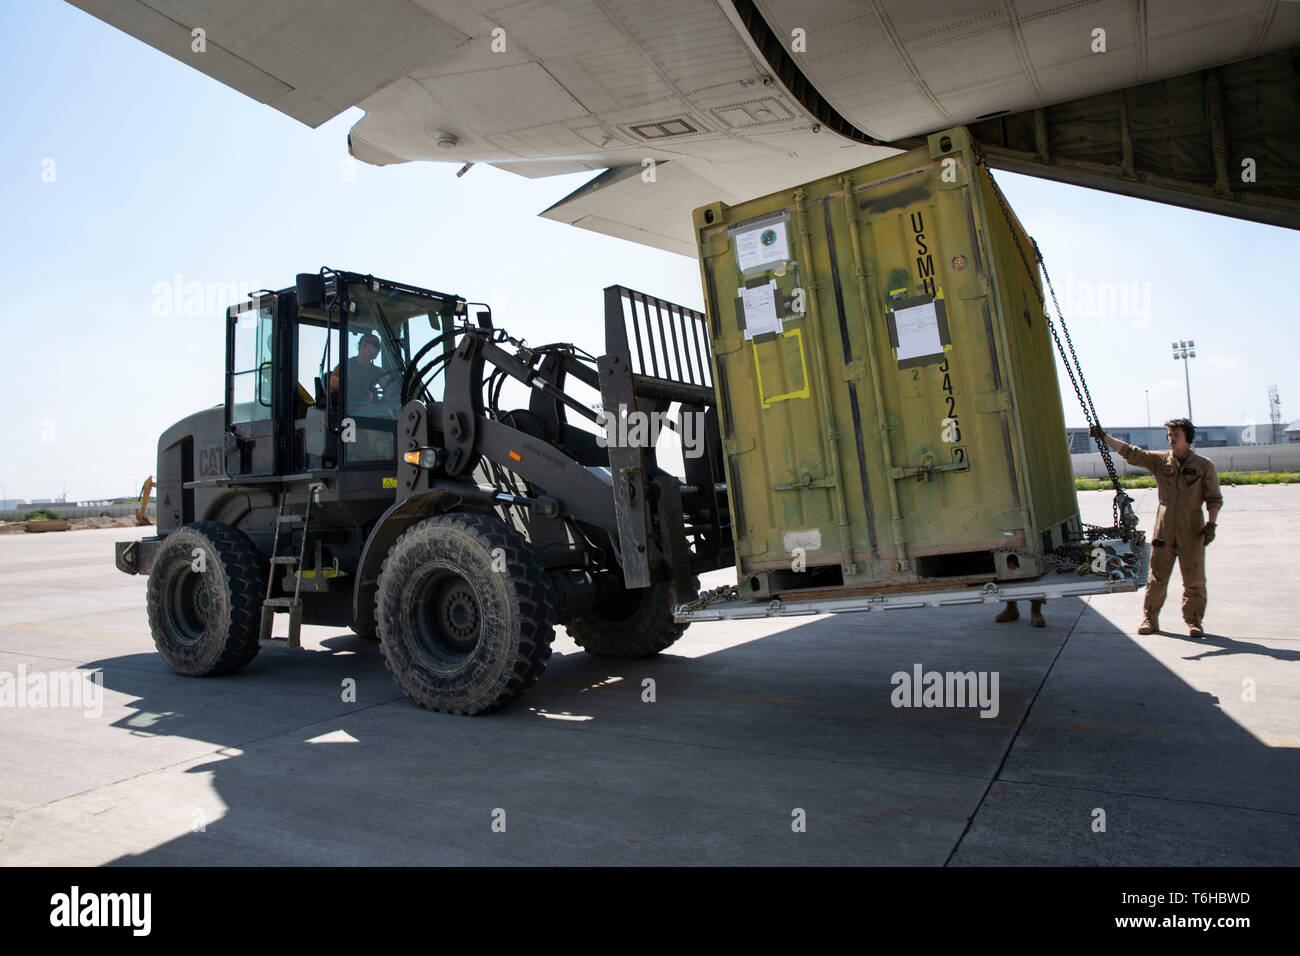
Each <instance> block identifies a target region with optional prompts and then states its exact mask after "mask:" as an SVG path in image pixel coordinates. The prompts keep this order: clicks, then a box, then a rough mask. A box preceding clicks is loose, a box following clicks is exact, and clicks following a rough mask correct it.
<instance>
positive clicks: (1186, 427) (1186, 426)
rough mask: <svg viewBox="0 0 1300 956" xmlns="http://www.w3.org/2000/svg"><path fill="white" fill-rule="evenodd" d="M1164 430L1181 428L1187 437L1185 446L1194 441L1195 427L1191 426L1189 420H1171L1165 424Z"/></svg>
mask: <svg viewBox="0 0 1300 956" xmlns="http://www.w3.org/2000/svg"><path fill="white" fill-rule="evenodd" d="M1165 428H1181V429H1182V430H1183V434H1184V435H1185V436H1187V444H1189V445H1190V444H1191V443H1192V442H1194V441H1196V426H1195V425H1193V424H1192V420H1191V419H1190V418H1171V419H1169V421H1167V422H1165Z"/></svg>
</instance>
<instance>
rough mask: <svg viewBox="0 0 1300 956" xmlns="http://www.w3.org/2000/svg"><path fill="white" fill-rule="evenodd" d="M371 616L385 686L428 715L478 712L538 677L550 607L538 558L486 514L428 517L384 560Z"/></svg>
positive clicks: (546, 652)
mask: <svg viewBox="0 0 1300 956" xmlns="http://www.w3.org/2000/svg"><path fill="white" fill-rule="evenodd" d="M375 611H376V613H375V617H376V618H377V620H378V621H379V639H380V645H379V646H380V649H381V651H382V652H383V655H384V660H385V662H386V663H387V664H388V669H389V670H390V671H391V672H392V674H393V679H394V680H396V681H397V683H398V685H399V686H400V687H401V688H402V690H403V691H405V693H406V695H407V696H408V697H410V698H411V699H412V700H414V701H415V702H416V703H418V704H421V705H422V706H424V707H428V708H429V709H431V710H441V711H447V712H449V713H456V714H479V713H483V712H484V711H488V710H493V709H495V708H497V707H500V706H501V705H503V704H505V703H507V702H508V701H510V700H513V699H514V698H515V697H518V696H519V695H520V694H522V693H523V692H524V691H526V690H528V688H530V687H532V686H533V685H534V684H536V683H537V681H538V679H539V678H540V677H541V676H542V672H543V671H545V670H546V661H547V659H548V658H549V657H550V656H551V641H552V639H553V638H554V636H555V627H554V626H555V600H554V595H553V594H552V593H551V583H550V579H549V578H548V577H547V575H546V571H545V569H544V568H543V567H542V564H541V562H540V561H538V559H537V557H536V555H535V554H534V553H533V551H532V549H531V548H530V547H529V545H528V543H527V542H526V541H524V539H523V538H522V537H520V536H519V534H518V533H516V532H515V531H514V530H513V529H511V528H508V527H507V526H506V525H505V524H503V523H502V522H501V521H499V520H497V519H496V518H493V517H488V516H487V515H478V514H451V515H441V516H439V517H436V518H428V519H426V520H424V521H421V522H420V523H418V524H416V525H413V526H412V527H410V528H408V529H407V530H406V531H404V532H403V533H402V535H401V537H399V538H398V539H397V541H396V542H395V543H394V544H393V547H392V549H391V550H390V551H389V552H388V556H387V557H386V558H385V559H384V565H383V569H382V570H381V571H380V574H379V586H378V592H377V594H376V607H375Z"/></svg>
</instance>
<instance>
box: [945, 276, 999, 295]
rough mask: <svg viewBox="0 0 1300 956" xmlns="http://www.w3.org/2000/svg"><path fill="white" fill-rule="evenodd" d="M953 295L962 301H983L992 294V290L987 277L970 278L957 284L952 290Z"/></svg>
mask: <svg viewBox="0 0 1300 956" xmlns="http://www.w3.org/2000/svg"><path fill="white" fill-rule="evenodd" d="M953 294H954V295H955V296H956V297H957V298H958V299H962V300H963V301H964V300H967V299H985V298H988V297H989V296H990V295H992V294H993V289H992V286H991V285H990V283H989V277H988V276H971V277H970V278H969V279H967V280H966V281H965V282H959V283H957V284H956V286H955V287H954V289H953Z"/></svg>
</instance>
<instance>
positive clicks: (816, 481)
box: [772, 475, 835, 491]
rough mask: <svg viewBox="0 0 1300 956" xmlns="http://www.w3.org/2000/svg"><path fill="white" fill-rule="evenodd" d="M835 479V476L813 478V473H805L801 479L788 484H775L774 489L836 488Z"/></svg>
mask: <svg viewBox="0 0 1300 956" xmlns="http://www.w3.org/2000/svg"><path fill="white" fill-rule="evenodd" d="M834 487H835V479H833V478H813V477H812V476H811V475H804V476H803V478H802V479H801V480H800V481H792V482H789V483H788V484H783V485H773V486H772V490H773V491H807V490H809V489H811V488H834Z"/></svg>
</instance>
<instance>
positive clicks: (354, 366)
mask: <svg viewBox="0 0 1300 956" xmlns="http://www.w3.org/2000/svg"><path fill="white" fill-rule="evenodd" d="M378 356H379V336H377V335H375V334H374V333H373V332H367V333H366V334H365V335H363V336H361V340H360V341H359V342H358V343H357V354H356V355H354V356H353V357H352V358H350V359H348V408H349V409H351V408H352V407H353V406H355V405H361V404H374V403H376V402H378V401H379V400H380V399H379V391H378V389H379V388H380V387H386V386H387V385H388V382H389V373H388V372H386V371H384V370H383V369H381V368H378V367H376V366H375V359H376V358H378ZM341 368H342V363H340V364H339V365H336V366H334V371H333V372H331V373H330V391H331V392H333V393H334V394H335V395H337V394H338V390H339V371H340V369H341Z"/></svg>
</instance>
